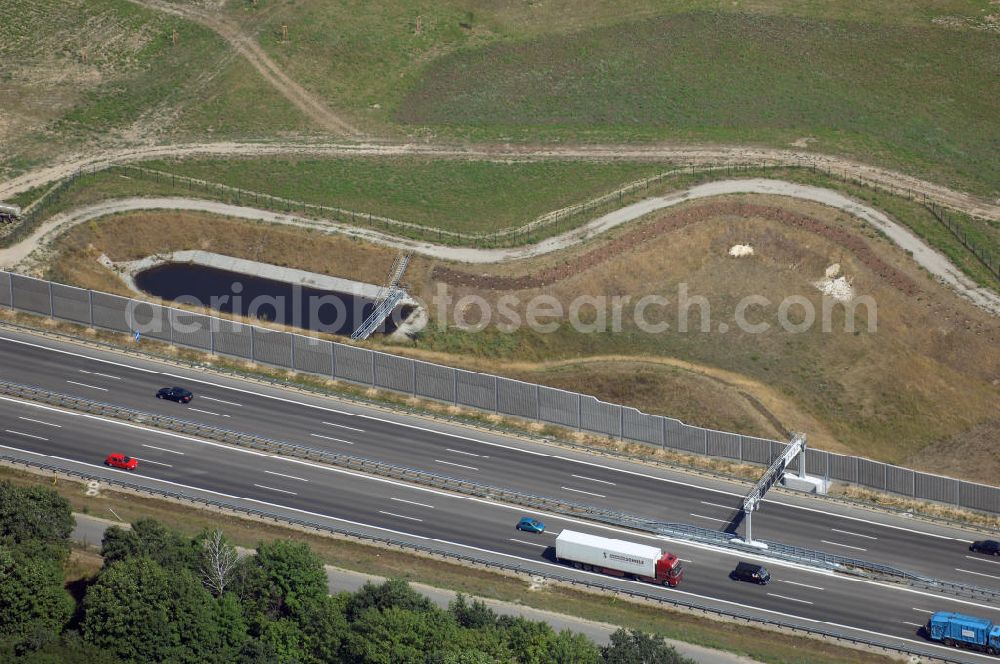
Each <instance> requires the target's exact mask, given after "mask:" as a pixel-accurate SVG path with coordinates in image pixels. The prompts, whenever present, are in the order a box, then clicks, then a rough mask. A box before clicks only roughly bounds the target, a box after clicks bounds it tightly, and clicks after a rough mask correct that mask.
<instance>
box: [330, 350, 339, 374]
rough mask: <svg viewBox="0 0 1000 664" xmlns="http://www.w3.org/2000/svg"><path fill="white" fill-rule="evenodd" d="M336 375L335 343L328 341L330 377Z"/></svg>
mask: <svg viewBox="0 0 1000 664" xmlns="http://www.w3.org/2000/svg"><path fill="white" fill-rule="evenodd" d="M336 377H337V345H336V343H334V342H332V341H331V342H330V378H334V379H335V378H336Z"/></svg>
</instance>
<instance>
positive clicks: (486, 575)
mask: <svg viewBox="0 0 1000 664" xmlns="http://www.w3.org/2000/svg"><path fill="white" fill-rule="evenodd" d="M0 478H3V479H6V480H9V481H11V482H13V483H15V484H17V485H21V486H25V485H34V484H43V483H44V484H45V485H46V486H47V487H49V488H52V489H54V490H55V491H57V492H58V493H59V494H60V495H62V496H64V497H65V498H66V499H67V500H69V501H70V503H71V505H72V506H73V510H74V511H76V512H82V513H84V514H92V515H95V516H101V517H104V518H112V519H113V518H115V516H117V517H120V518H121V520H123V521H126V522H133V521H135V520H137V519H139V518H142V517H149V518H154V519H156V520H158V521H160V522H162V523H164V524H166V525H167V526H169V527H171V528H174V529H176V530H178V531H180V532H182V533H184V534H187V535H195V534H197V533H199V532H201V531H202V530H205V529H214V528H222V529H223V530H224V531H225V532H226V535H227V536H228V537H229V538H230V539H231V541H232V542H233V543H234V544H236V545H238V546H244V547H247V548H252V547H254V546H256V544H257V543H258V542H260V541H269V540H273V539H279V538H291V539H296V540H299V541H305V542H307V543H308V544H309V545H310V547H312V549H313V550H314V551H315V552H316V553H317V554H318V555H319V556H320V557H321V558H322V559H323V561H324V562H325V563H327V564H331V565H335V566H337V567H341V568H344V569H349V570H355V571H360V572H365V573H368V574H375V575H379V576H386V577H396V578H403V579H405V580H407V581H414V582H419V583H423V584H426V585H431V586H435V587H439V588H446V589H449V590H454V591H457V592H462V593H465V594H468V595H472V596H477V597H490V598H495V599H499V600H503V601H508V602H516V603H520V604H523V605H525V606H531V607H534V608H538V609H543V610H547V611H554V612H557V613H563V614H566V615H574V616H578V617H581V618H585V619H588V620H596V621H600V622H605V623H608V622H610V623H612V624H616V625H622V626H625V627H630V628H634V629H642V630H645V631H649V632H653V633H656V634H662V635H663V636H666V637H668V638H672V639H677V640H681V641H685V642H688V643H695V644H698V645H702V646H706V647H710V648H717V649H720V650H727V651H731V652H736V653H740V654H744V655H747V656H749V657H752V658H754V659H756V660H758V661H762V662H774V663H775V664H779V663H780V664H786V663H792V662H802V663H803V664H806V663H813V662H815V663H817V664H826V663H830V664H832V663H833V662H844V661H851V662H858V663H859V664H876V663H879V664H881V663H887V662H891V661H894V660H893V659H892V658H890V657H887V656H885V655H877V654H873V653H867V652H864V651H860V650H854V649H850V648H846V647H843V646H838V645H835V644H832V643H828V642H826V641H822V640H818V639H811V638H803V637H802V636H801V635H794V634H786V633H781V632H772V631H766V630H763V629H760V628H755V627H751V626H746V625H738V624H734V623H731V622H722V621H716V620H711V619H708V618H702V617H699V616H696V615H693V614H690V613H686V612H683V611H674V610H670V609H663V608H660V607H658V606H657V607H654V606H647V605H642V604H638V603H631V602H627V601H622V600H619V599H617V598H613V597H606V596H604V595H595V594H590V593H585V592H581V591H577V590H573V589H570V588H564V587H560V586H556V585H541V586H540V587H537V588H536V587H534V586H532V585H529V584H528V583H527V582H526V581H525V580H523V579H520V578H515V577H510V576H507V575H503V574H499V573H495V572H489V571H486V570H482V569H473V568H470V567H467V566H464V565H460V564H456V563H451V562H447V561H444V560H440V559H434V558H427V557H424V556H419V555H414V554H408V553H406V552H404V551H400V550H398V549H388V548H382V547H378V546H372V545H366V544H362V543H359V542H355V541H352V540H347V539H341V538H336V537H323V536H319V535H316V534H312V533H306V532H303V531H300V530H297V529H293V528H290V527H283V526H281V525H277V524H271V523H263V522H260V521H256V520H252V519H248V518H240V517H237V516H233V515H230V514H222V513H218V512H214V511H207V510H200V509H196V508H193V507H189V506H186V505H182V504H177V503H173V502H169V501H166V500H157V499H154V498H146V497H142V496H135V495H132V494H125V493H119V492H116V491H101V492H100V494H99V495H97V496H87V495H85V493H84V489H85V487H84V486H83V485H82V484H81V483H79V482H75V481H72V480H67V479H57V478H55V477H53V478H51V479H42V478H41V477H39V475H37V474H34V473H28V472H24V471H21V470H15V469H12V468H9V467H0ZM95 544H96V543H95ZM79 558H80V559H79V560H76V561H74V562H73V571H74V573H75V574H76V575H78V576H80V577H83V576H86V575H87V573H88V570H91V569H92V568H93V564H92V563H93V561H88V560H87V559H86V558H87V557H86V556H84V555H82V554H81V555H80V556H79Z"/></svg>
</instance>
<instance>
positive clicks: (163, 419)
mask: <svg viewBox="0 0 1000 664" xmlns="http://www.w3.org/2000/svg"><path fill="white" fill-rule="evenodd" d="M0 394H4V395H7V396H13V397H18V398H22V399H28V400H31V401H39V402H42V403H47V404H51V405H54V406H59V407H63V408H69V409H72V410H76V411H80V412H86V413H90V414H94V415H99V416H102V417H110V418H114V419H118V420H123V421H129V422H134V423H138V424H143V425H146V426H152V427H156V428H161V429H165V430H168V431H177V432H181V433H185V434H188V435H195V436H200V437H203V438H208V439H211V440H216V441H220V442H225V443H229V444H234V445H239V446H247V447H251V448H253V449H259V450H267V451H272V452H278V453H281V454H287V455H290V456H296V457H301V458H306V459H311V460H318V461H322V462H324V463H329V464H331V465H335V466H338V467H341V468H347V469H351V470H357V471H360V472H365V473H370V474H374V475H379V476H381V477H390V478H392V479H398V480H402V481H405V482H410V483H413V484H419V485H423V486H432V487H435V488H440V489H446V490H450V491H455V492H457V493H462V494H465V495H474V496H476V497H479V498H486V499H488V500H496V501H498V502H504V503H507V504H513V505H520V506H523V507H528V508H531V509H537V510H544V511H547V512H553V513H557V514H562V515H565V516H573V517H580V518H586V519H588V520H591V521H597V522H600V523H605V524H609V525H614V526H618V527H622V528H629V529H632V530H637V531H642V532H648V533H654V534H657V535H662V536H665V537H672V538H675V539H681V540H686V541H690V542H696V543H699V544H707V545H711V546H717V547H721V548H727V549H732V550H737V551H741V552H744V553H752V554H754V555H756V556H765V557H771V558H775V559H779V560H784V561H788V562H794V563H799V564H806V565H812V566H820V567H826V568H827V569H831V570H835V571H838V572H843V573H848V574H854V575H862V576H869V577H871V578H879V579H881V580H886V581H896V582H900V581H901V582H905V583H907V584H909V585H913V586H918V587H921V588H925V589H928V590H934V591H944V592H951V593H953V594H956V595H964V596H967V597H972V598H975V599H986V600H1000V591H996V590H992V589H989V588H980V587H978V586H971V585H966V584H960V583H953V582H948V581H941V580H938V579H932V578H927V577H923V576H920V575H917V574H914V573H912V572H908V571H906V570H902V569H898V568H895V567H891V566H889V565H883V564H881V563H874V562H870V561H866V560H861V559H857V558H849V557H845V556H840V555H837V554H831V553H827V552H824V551H816V550H813V549H806V548H803V547H797V546H792V545H789V544H783V543H781V542H771V541H766V540H758V541H762V542H765V543H766V544H767V545H768V548H767V549H766V550H764V551H762V550H761V549H759V548H754V547H750V546H747V545H745V544H743V543H741V542H740V541H738V540H736V541H734V540H733V535H732V534H731V533H727V532H723V531H718V530H711V529H708V528H701V527H699V526H694V525H690V524H684V523H669V522H664V521H657V520H655V519H650V518H646V517H641V516H637V515H633V514H628V513H626V512H619V511H616V510H609V509H605V508H601V507H597V506H595V505H588V504H584V503H578V502H574V501H568V500H564V499H560V498H552V497H548V496H539V495H535V494H529V493H525V492H522V491H514V490H511V489H505V488H502V487H497V486H493V485H490V484H484V483H481V482H473V481H470V480H467V479H463V478H458V477H453V476H451V475H444V474H441V473H432V472H429V471H425V470H419V469H416V468H411V467H409V466H402V465H398V464H392V463H386V462H383V461H378V460H374V459H368V458H365V457H358V456H353V455H349V454H343V453H340V452H333V451H330V450H324V449H319V448H315V447H309V446H307V445H300V444H296V443H289V442H285V441H278V440H274V439H272V438H267V437H264V436H258V435H256V434H249V433H244V432H239V431H233V430H230V429H224V428H222V427H215V426H210V425H205V424H200V423H198V422H191V421H189V420H183V419H180V418H176V417H170V416H166V415H157V414H154V413H147V412H144V411H139V410H134V409H131V408H124V407H122V406H116V405H113V404H107V403H102V402H98V401H92V400H89V399H83V398H80V397H74V396H70V395H65V394H60V393H58V392H51V391H49V390H43V389H40V388H36V387H32V386H29V385H22V384H19V383H12V382H8V381H0Z"/></svg>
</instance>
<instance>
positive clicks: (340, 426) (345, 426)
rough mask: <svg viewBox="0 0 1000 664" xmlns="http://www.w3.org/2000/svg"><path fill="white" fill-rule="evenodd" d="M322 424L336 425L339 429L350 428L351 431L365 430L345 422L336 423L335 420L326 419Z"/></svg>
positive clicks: (362, 431)
mask: <svg viewBox="0 0 1000 664" xmlns="http://www.w3.org/2000/svg"><path fill="white" fill-rule="evenodd" d="M323 424H326V425H327V426H331V427H338V428H340V429H350V430H351V431H359V432H361V433H364V432H365V430H364V429H359V428H357V427H349V426H347V425H346V424H337V423H336V422H327V421H326V420H323Z"/></svg>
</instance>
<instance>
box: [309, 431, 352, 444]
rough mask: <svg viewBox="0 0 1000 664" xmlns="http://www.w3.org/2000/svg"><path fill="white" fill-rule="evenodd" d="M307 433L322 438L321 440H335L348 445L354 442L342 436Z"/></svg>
mask: <svg viewBox="0 0 1000 664" xmlns="http://www.w3.org/2000/svg"><path fill="white" fill-rule="evenodd" d="M309 435H310V436H312V437H313V438H322V439H323V440H334V441H336V442H338V443H347V444H348V445H353V444H354V443H352V442H351V441H349V440H344V439H343V438H334V437H333V436H322V435H320V434H318V433H311V434H309Z"/></svg>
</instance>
